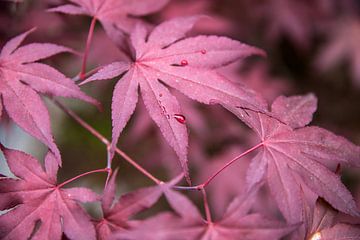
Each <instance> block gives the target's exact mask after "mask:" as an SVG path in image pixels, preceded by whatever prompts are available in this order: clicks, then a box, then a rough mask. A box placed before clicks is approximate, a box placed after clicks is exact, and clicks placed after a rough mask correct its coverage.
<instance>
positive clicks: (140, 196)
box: [96, 171, 162, 239]
mask: <svg viewBox="0 0 360 240" xmlns="http://www.w3.org/2000/svg"><path fill="white" fill-rule="evenodd" d="M116 174H117V171H115V172H114V173H113V176H112V177H111V180H110V181H109V184H108V186H107V187H106V188H105V191H104V194H103V198H102V201H101V206H102V211H103V218H102V219H100V220H98V221H97V222H96V231H97V235H98V239H108V237H109V236H111V234H112V233H114V232H118V231H122V230H125V229H127V228H129V227H130V226H131V223H130V221H129V217H131V216H133V215H135V214H137V213H139V212H141V211H143V210H145V209H147V208H149V207H151V206H152V205H154V204H155V203H156V202H157V200H158V199H159V198H160V196H161V195H162V188H161V187H159V186H153V187H148V188H142V189H139V190H136V191H134V192H130V193H127V194H125V195H122V196H121V197H120V199H119V200H118V201H116V203H114V200H115V189H116V185H115V179H116Z"/></svg>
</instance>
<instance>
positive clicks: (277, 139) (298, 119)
mask: <svg viewBox="0 0 360 240" xmlns="http://www.w3.org/2000/svg"><path fill="white" fill-rule="evenodd" d="M227 108H228V109H229V110H230V111H232V112H233V113H235V114H236V115H237V116H238V117H239V118H240V119H242V120H243V121H244V122H245V123H247V124H248V125H249V126H250V127H251V128H252V129H253V130H254V131H255V132H256V134H257V135H258V137H259V138H260V139H261V143H260V145H259V147H261V149H260V152H259V153H258V154H257V155H256V156H255V157H254V158H253V159H252V162H251V164H250V166H249V169H248V173H247V182H248V185H249V187H250V188H251V187H252V186H253V185H254V184H257V183H258V182H259V181H261V180H262V179H264V178H266V180H267V182H268V184H269V187H270V190H271V193H272V195H273V196H274V198H275V200H276V202H277V205H278V207H279V208H280V210H281V212H282V214H283V215H284V217H285V218H286V219H287V221H289V222H291V223H294V222H298V221H299V220H300V219H301V212H302V211H303V204H302V202H301V191H300V190H301V186H305V187H308V188H309V189H310V190H311V191H312V192H313V193H315V194H316V195H318V196H321V197H322V198H324V199H325V200H326V201H327V202H329V203H330V204H331V205H332V206H333V207H334V208H336V209H338V210H340V211H342V212H345V213H347V214H350V215H353V216H358V215H359V212H358V209H357V207H356V204H355V202H354V199H353V197H352V196H351V193H350V192H349V191H348V190H347V189H346V187H345V186H344V185H343V184H342V182H341V180H340V176H338V175H337V174H335V173H334V172H332V171H331V170H330V169H329V167H328V165H331V164H334V165H337V164H339V163H341V164H345V165H353V166H357V167H359V166H360V147H358V146H356V145H354V144H352V143H351V142H349V141H348V140H346V139H345V138H343V137H340V136H336V135H335V134H333V133H331V132H329V131H327V130H325V129H322V128H319V127H304V126H305V125H307V124H308V123H309V122H310V121H311V119H312V114H313V113H314V111H315V109H316V97H315V96H314V95H312V94H308V95H305V96H293V97H289V98H286V97H283V96H281V97H278V98H277V99H276V100H275V101H274V103H273V104H272V114H273V116H271V115H265V114H262V113H259V112H254V111H251V110H246V109H241V108H236V107H231V106H227ZM266 173H267V176H266Z"/></svg>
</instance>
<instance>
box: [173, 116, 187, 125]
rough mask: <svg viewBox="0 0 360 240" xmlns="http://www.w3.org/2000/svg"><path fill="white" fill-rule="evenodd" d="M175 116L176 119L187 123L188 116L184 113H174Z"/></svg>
mask: <svg viewBox="0 0 360 240" xmlns="http://www.w3.org/2000/svg"><path fill="white" fill-rule="evenodd" d="M174 118H175V120H176V121H178V122H179V123H181V124H185V122H186V118H185V116H184V115H181V114H174Z"/></svg>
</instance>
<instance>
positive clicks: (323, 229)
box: [292, 198, 360, 240]
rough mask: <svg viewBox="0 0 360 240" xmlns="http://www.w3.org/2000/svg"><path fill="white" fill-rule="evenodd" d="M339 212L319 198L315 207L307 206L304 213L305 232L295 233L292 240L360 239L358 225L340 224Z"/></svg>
mask: <svg viewBox="0 0 360 240" xmlns="http://www.w3.org/2000/svg"><path fill="white" fill-rule="evenodd" d="M338 213H339V212H338V211H336V210H335V209H333V208H332V207H331V206H330V205H329V204H328V203H327V202H325V201H324V200H323V199H321V198H318V200H317V201H316V205H315V206H314V207H310V206H307V207H306V208H305V212H304V227H305V228H304V230H305V231H304V232H295V233H296V234H294V236H293V237H292V239H294V240H295V239H299V240H300V239H309V240H318V239H326V240H331V239H334V240H335V239H359V238H360V227H359V226H358V225H352V224H344V223H339V221H338V219H339V218H338Z"/></svg>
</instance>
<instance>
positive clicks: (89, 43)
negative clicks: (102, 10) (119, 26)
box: [80, 17, 96, 80]
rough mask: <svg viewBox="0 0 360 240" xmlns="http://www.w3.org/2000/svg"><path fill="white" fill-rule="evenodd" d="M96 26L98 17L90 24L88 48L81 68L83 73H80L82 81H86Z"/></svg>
mask: <svg viewBox="0 0 360 240" xmlns="http://www.w3.org/2000/svg"><path fill="white" fill-rule="evenodd" d="M95 24H96V17H93V18H92V20H91V23H90V28H89V33H88V36H87V39H86V47H85V52H84V56H83V61H82V66H81V72H80V79H82V80H83V79H85V72H86V61H87V57H88V55H89V51H90V45H91V41H92V38H93V35H94V28H95Z"/></svg>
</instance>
